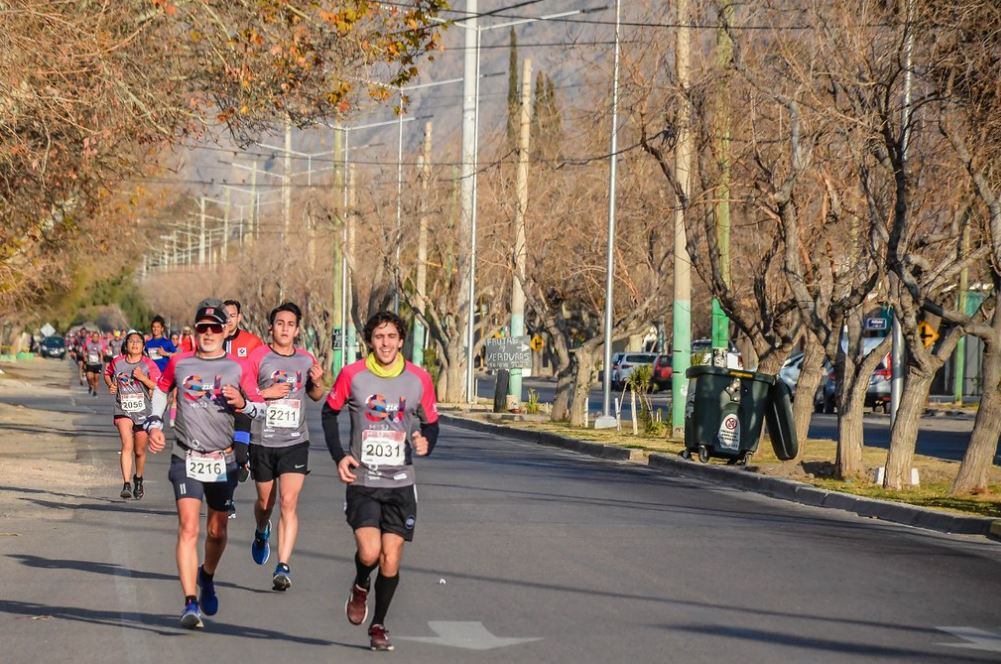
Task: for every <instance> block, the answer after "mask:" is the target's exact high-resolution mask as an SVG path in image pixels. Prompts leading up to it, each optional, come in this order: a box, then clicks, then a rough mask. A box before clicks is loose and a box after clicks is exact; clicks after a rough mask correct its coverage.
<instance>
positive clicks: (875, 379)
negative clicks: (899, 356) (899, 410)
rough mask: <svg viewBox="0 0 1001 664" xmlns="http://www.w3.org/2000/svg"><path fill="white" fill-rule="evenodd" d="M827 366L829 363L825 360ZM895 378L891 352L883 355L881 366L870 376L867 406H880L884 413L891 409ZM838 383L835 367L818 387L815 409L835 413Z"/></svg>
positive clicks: (819, 411)
mask: <svg viewBox="0 0 1001 664" xmlns="http://www.w3.org/2000/svg"><path fill="white" fill-rule="evenodd" d="M824 366H825V368H827V367H828V366H829V365H828V364H826V362H825V365H824ZM892 380H893V369H892V365H891V363H890V354H889V353H887V354H886V356H885V357H883V359H882V361H881V362H880V363H879V366H878V367H876V370H875V371H873V372H872V375H870V376H869V387H867V388H866V390H865V407H866V408H872V409H873V410H874V411H875V410H876V409H877V408H879V409H881V410H882V411H883V412H884V413H887V412H889V410H890V386H891V381H892ZM837 389H838V383H837V378H836V376H835V375H834V369H833V368H831V369H829V370H828V371H827V372H826V377H825V379H824V382H823V384H821V386H820V387H818V388H817V393H816V394H815V395H814V398H813V406H814V410H815V411H817V412H818V413H833V412H834V411H835V409H836V408H835V404H834V398H835V394H836V393H837Z"/></svg>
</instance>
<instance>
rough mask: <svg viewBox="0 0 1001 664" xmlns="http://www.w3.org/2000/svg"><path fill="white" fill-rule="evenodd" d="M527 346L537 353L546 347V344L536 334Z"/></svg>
mask: <svg viewBox="0 0 1001 664" xmlns="http://www.w3.org/2000/svg"><path fill="white" fill-rule="evenodd" d="M528 345H529V346H531V347H532V350H534V351H535V352H536V353H538V352H539V351H540V350H542V347H543V346H545V345H546V342H545V341H543V339H542V337H541V336H540V335H538V334H536V335H535V336H534V337H532V341H531V342H530V343H529V344H528Z"/></svg>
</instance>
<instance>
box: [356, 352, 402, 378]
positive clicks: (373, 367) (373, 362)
mask: <svg viewBox="0 0 1001 664" xmlns="http://www.w3.org/2000/svg"><path fill="white" fill-rule="evenodd" d="M365 367H366V368H368V370H369V371H371V372H372V373H374V374H375V375H376V376H378V377H379V378H395V377H396V376H399V375H400V374H401V373H403V369H404V368H405V367H406V360H404V359H403V356H402V355H397V356H396V361H395V362H393V364H391V365H390V366H388V367H384V366H382V365H381V364H379V360H377V359H376V358H375V353H369V354H368V357H366V358H365Z"/></svg>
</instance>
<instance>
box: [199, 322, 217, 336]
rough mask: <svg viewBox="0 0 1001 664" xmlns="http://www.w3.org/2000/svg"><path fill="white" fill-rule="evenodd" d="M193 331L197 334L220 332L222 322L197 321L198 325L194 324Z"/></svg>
mask: <svg viewBox="0 0 1001 664" xmlns="http://www.w3.org/2000/svg"><path fill="white" fill-rule="evenodd" d="M195 332H198V333H199V334H205V333H206V332H211V333H212V334H222V323H198V325H195Z"/></svg>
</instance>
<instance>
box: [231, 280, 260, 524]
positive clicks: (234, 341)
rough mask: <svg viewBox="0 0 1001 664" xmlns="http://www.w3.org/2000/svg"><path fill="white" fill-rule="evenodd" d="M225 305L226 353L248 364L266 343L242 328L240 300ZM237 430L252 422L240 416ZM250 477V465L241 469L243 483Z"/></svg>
mask: <svg viewBox="0 0 1001 664" xmlns="http://www.w3.org/2000/svg"><path fill="white" fill-rule="evenodd" d="M223 305H224V308H225V310H226V331H225V333H226V341H225V342H224V347H225V349H226V352H227V353H229V355H231V356H232V357H234V358H236V360H237V361H239V362H246V360H247V358H249V357H250V353H251V352H252V351H253V350H254V349H256V348H259V347H261V346H263V345H264V342H263V341H261V340H260V338H259V337H258V336H257V335H255V334H253V333H251V332H247V331H246V330H243V329H241V328H240V324H241V323H243V307H242V305H241V304H240V301H239V300H226V301H225V302H224V303H223ZM236 428H237V429H240V430H244V431H249V430H250V422H249V421H248V420H247V419H246V418H244V417H242V416H239V415H238V416H237V422H236ZM249 475H250V466H249V465H245V466H244V467H243V468H241V469H240V481H241V482H245V481H246V480H247V477H248V476H249ZM229 518H231V519H235V518H236V503H231V504H230V508H229Z"/></svg>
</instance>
